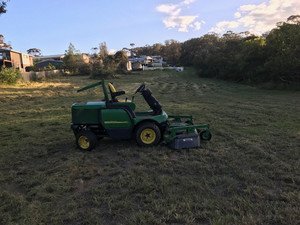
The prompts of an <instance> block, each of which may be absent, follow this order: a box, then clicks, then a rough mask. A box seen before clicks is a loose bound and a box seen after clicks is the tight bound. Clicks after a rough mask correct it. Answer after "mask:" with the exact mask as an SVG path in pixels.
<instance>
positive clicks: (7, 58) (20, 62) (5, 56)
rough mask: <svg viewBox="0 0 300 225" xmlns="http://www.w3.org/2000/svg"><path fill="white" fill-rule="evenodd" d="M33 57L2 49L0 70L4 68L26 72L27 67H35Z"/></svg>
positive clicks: (0, 51) (0, 52)
mask: <svg viewBox="0 0 300 225" xmlns="http://www.w3.org/2000/svg"><path fill="white" fill-rule="evenodd" d="M32 58H33V56H32V55H29V54H26V53H22V52H18V51H15V50H11V49H0V68H1V67H2V66H6V67H14V68H17V69H19V70H20V71H21V72H25V71H26V67H30V66H33V60H32Z"/></svg>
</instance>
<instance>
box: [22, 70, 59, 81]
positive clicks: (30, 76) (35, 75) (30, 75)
mask: <svg viewBox="0 0 300 225" xmlns="http://www.w3.org/2000/svg"><path fill="white" fill-rule="evenodd" d="M62 74H63V71H62V70H50V71H41V72H23V73H22V77H23V80H24V81H34V80H37V79H42V78H46V77H53V76H57V75H62Z"/></svg>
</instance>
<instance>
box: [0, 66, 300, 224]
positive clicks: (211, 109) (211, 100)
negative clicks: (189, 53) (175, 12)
mask: <svg viewBox="0 0 300 225" xmlns="http://www.w3.org/2000/svg"><path fill="white" fill-rule="evenodd" d="M143 81H146V84H147V86H148V87H149V88H150V89H151V90H152V92H153V94H154V96H155V97H156V98H157V99H158V100H159V101H160V103H161V104H162V106H163V109H164V110H165V111H166V112H167V113H168V114H188V115H193V116H194V118H195V123H196V124H197V123H210V124H211V127H212V130H211V131H212V134H213V138H212V140H211V141H210V142H207V143H204V142H202V143H201V147H200V148H198V149H190V150H176V151H175V150H171V149H169V148H167V147H165V146H157V147H153V148H139V147H137V145H136V143H135V141H134V140H132V141H113V140H110V139H104V140H101V141H100V142H99V146H98V147H97V148H96V149H95V150H94V151H92V152H81V151H79V150H77V149H76V146H75V141H74V136H73V133H72V131H71V130H70V127H69V124H70V121H71V113H70V106H71V104H72V103H74V102H80V101H81V102H82V101H86V100H88V101H97V100H101V99H102V98H103V94H102V92H101V90H100V88H96V89H93V90H89V91H86V92H82V93H79V94H78V93H76V89H78V88H79V87H83V86H85V85H87V84H90V83H93V82H95V81H94V80H90V79H88V78H87V77H79V76H74V77H62V78H54V79H50V80H46V81H41V82H33V83H23V84H19V85H17V86H15V87H9V86H1V87H0V106H1V107H0V115H1V116H0V118H1V121H0V143H1V146H0V165H1V166H0V224H5V225H6V224H22V225H23V224H30V225H32V224H216V225H217V224H289V225H292V224H299V223H300V191H299V190H300V157H299V156H300V93H299V92H292V91H274V90H262V89H257V88H254V87H249V86H245V85H240V84H232V83H227V82H223V81H218V80H211V79H201V78H198V77H197V76H196V75H195V74H194V72H193V71H192V70H187V71H185V72H183V73H177V72H171V71H169V72H145V73H141V74H134V75H127V76H120V77H119V78H118V79H114V80H113V82H114V84H115V86H116V88H117V89H119V90H120V89H121V90H122V89H123V90H125V91H126V93H128V95H127V96H129V97H130V96H131V94H132V93H133V92H134V91H135V89H136V88H137V87H138V86H139V84H140V83H141V82H143ZM136 103H137V104H138V109H147V105H146V103H145V102H144V100H143V99H142V97H141V96H137V97H136Z"/></svg>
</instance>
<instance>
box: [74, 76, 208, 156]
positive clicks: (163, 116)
mask: <svg viewBox="0 0 300 225" xmlns="http://www.w3.org/2000/svg"><path fill="white" fill-rule="evenodd" d="M96 86H102V89H103V93H104V100H103V101H99V102H86V103H74V104H73V105H72V123H71V129H72V130H73V132H74V135H75V138H76V145H77V147H78V148H79V149H81V150H86V151H90V150H92V149H93V148H95V147H96V145H97V143H98V141H99V140H100V139H102V138H106V137H107V138H113V139H119V140H120V139H123V140H124V139H135V140H136V142H137V144H138V145H139V146H142V147H146V146H154V145H158V144H159V143H162V144H167V145H168V146H169V147H171V148H173V149H181V148H197V147H199V146H200V139H202V140H210V139H211V133H210V130H209V125H208V124H201V125H194V124H193V118H192V116H175V115H167V113H166V112H165V111H163V110H162V106H161V105H160V103H159V102H158V101H157V100H156V99H155V97H153V95H152V92H151V90H150V89H146V85H145V83H142V84H141V85H140V86H139V87H138V89H137V90H136V91H135V93H134V95H135V94H137V93H140V94H141V95H142V96H143V98H144V99H145V101H146V102H147V104H148V105H149V107H150V108H151V110H149V111H143V112H137V111H135V108H136V105H135V103H134V95H133V96H132V99H131V100H129V99H127V98H126V99H119V96H121V95H124V94H125V92H124V91H116V89H115V87H114V85H113V84H112V83H108V90H109V93H108V91H107V88H106V85H105V81H104V79H103V80H101V81H99V82H97V83H94V84H91V85H89V86H86V87H84V88H81V89H79V90H78V91H77V92H81V91H85V90H87V89H90V88H94V87H96Z"/></svg>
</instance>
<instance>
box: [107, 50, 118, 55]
mask: <svg viewBox="0 0 300 225" xmlns="http://www.w3.org/2000/svg"><path fill="white" fill-rule="evenodd" d="M116 52H117V50H115V49H109V50H108V54H109V55H114V54H116Z"/></svg>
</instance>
